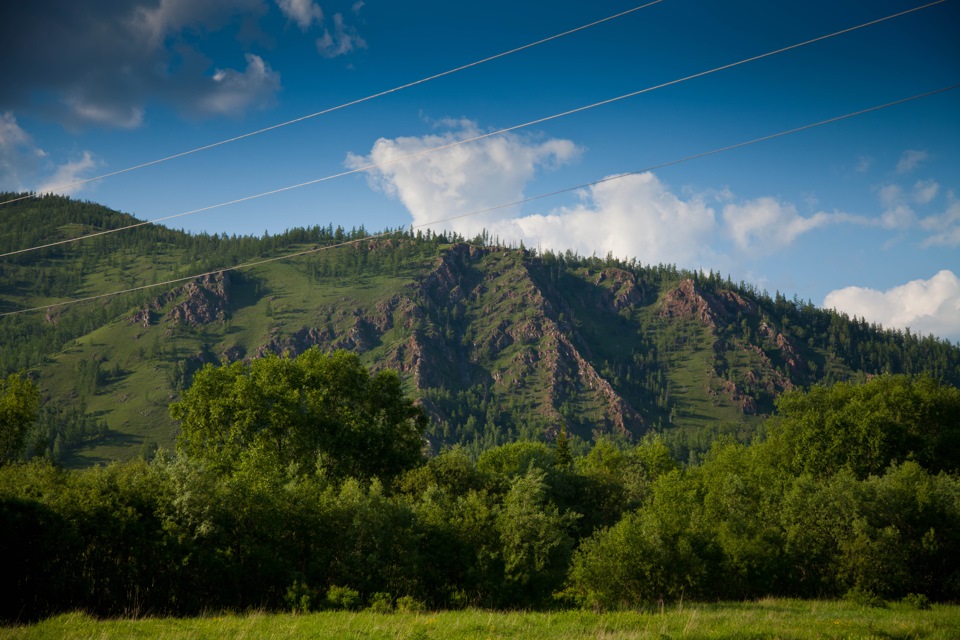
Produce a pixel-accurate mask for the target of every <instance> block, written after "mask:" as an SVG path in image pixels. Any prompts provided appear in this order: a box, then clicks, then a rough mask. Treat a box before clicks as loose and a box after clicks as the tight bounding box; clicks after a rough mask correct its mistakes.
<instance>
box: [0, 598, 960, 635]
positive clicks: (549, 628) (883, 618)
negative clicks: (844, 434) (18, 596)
mask: <svg viewBox="0 0 960 640" xmlns="http://www.w3.org/2000/svg"><path fill="white" fill-rule="evenodd" d="M958 635H960V607H957V606H953V605H933V606H932V607H931V608H930V609H928V610H919V609H916V608H911V607H909V606H907V605H905V604H900V603H894V604H890V605H888V606H887V607H884V608H876V607H863V606H860V605H856V604H853V603H848V602H845V601H817V600H807V601H805V600H781V599H765V600H760V601H757V602H745V603H719V604H701V603H684V604H681V605H672V606H669V607H665V608H663V609H658V610H651V611H618V612H608V613H594V612H589V611H582V610H566V611H552V612H525V611H517V612H497V611H487V610H482V609H467V610H460V611H440V612H422V613H375V612H372V611H359V612H347V611H326V612H320V613H312V614H303V615H298V614H267V613H262V612H253V613H246V614H240V615H209V616H205V617H199V618H145V619H135V620H134V619H130V620H97V619H95V618H92V617H90V616H87V615H85V614H79V613H74V614H65V615H60V616H56V617H54V618H50V619H48V620H45V621H43V622H40V623H38V624H34V625H29V626H19V627H4V628H0V638H17V639H24V640H34V639H36V640H52V639H55V638H70V639H82V638H90V639H94V638H95V639H97V640H108V639H110V638H153V639H157V640H175V639H179V638H191V639H194V638H197V639H200V638H238V639H239V638H258V639H264V640H285V639H287V638H290V639H293V638H344V639H346V638H357V639H360V638H363V639H370V640H374V639H381V638H382V639H384V640H406V639H409V640H428V639H433V638H436V639H444V640H457V639H461V638H462V639H470V640H474V639H477V638H479V639H486V638H489V639H491V640H494V639H506V638H528V639H532V640H535V639H537V638H550V639H551V640H554V639H556V640H568V639H569V640H574V639H581V638H583V639H585V638H602V639H604V640H621V639H622V640H626V639H628V638H629V639H631V640H633V639H638V640H642V639H647V638H656V639H658V640H660V639H666V638H684V639H689V640H720V639H761V638H763V639H771V640H773V639H784V640H786V639H791V640H793V639H796V640H807V639H810V640H813V639H817V640H822V639H828V638H838V639H839V638H844V639H848V638H861V639H863V640H867V639H874V638H875V639H877V640H880V639H884V640H887V639H903V640H907V639H911V640H921V639H931V640H932V639H942V640H952V639H954V638H957V637H958Z"/></svg>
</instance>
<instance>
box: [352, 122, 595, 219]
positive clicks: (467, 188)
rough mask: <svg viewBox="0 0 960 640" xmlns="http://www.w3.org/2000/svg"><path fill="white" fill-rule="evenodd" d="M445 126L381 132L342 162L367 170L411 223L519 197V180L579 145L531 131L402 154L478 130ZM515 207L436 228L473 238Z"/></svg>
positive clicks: (568, 157)
mask: <svg viewBox="0 0 960 640" xmlns="http://www.w3.org/2000/svg"><path fill="white" fill-rule="evenodd" d="M442 124H444V125H446V126H449V127H452V130H450V131H447V132H445V133H441V134H432V135H426V136H422V137H401V138H396V139H386V138H381V139H379V140H377V142H376V143H375V144H374V145H373V148H372V149H371V151H370V154H369V155H367V156H358V155H355V154H349V155H348V157H347V160H346V164H347V166H349V167H351V168H354V169H359V168H362V167H365V166H368V165H374V164H383V163H389V164H385V165H384V166H380V167H377V168H375V169H370V170H369V172H368V175H369V176H370V179H371V182H372V183H373V185H374V186H375V187H377V188H380V189H382V190H383V191H384V192H386V193H387V194H388V195H390V196H393V197H396V198H398V199H399V200H400V201H401V202H402V203H403V205H404V206H405V207H406V208H407V210H408V211H409V212H410V213H411V215H412V216H413V223H414V224H415V225H422V224H425V223H428V222H433V221H437V220H442V219H445V218H449V217H451V216H456V215H460V214H464V213H469V212H473V211H476V210H478V209H483V208H485V207H492V206H497V205H501V204H504V203H507V202H513V201H516V200H521V199H523V196H524V186H525V185H526V183H527V182H528V181H529V180H530V179H531V178H532V177H533V175H534V173H535V172H536V170H537V169H538V168H541V167H550V166H554V165H558V164H563V163H566V162H570V161H572V160H573V159H575V158H576V157H577V156H578V155H579V149H578V148H577V147H576V145H574V144H573V143H572V142H570V141H569V140H560V139H549V140H546V141H540V140H538V139H535V138H534V137H532V136H520V135H516V134H511V133H508V134H501V135H497V136H492V137H489V138H483V139H481V140H474V141H472V142H466V143H463V144H460V145H459V146H453V147H450V148H447V149H443V150H440V151H436V152H432V153H424V154H423V155H421V156H418V157H415V158H408V159H406V160H400V158H403V157H405V156H410V155H413V154H417V153H423V152H425V151H427V150H428V149H432V148H436V147H442V146H446V145H452V144H455V143H457V142H459V141H463V140H469V139H472V138H475V137H477V136H479V135H481V133H482V132H481V130H480V129H479V128H478V127H477V125H476V123H474V122H472V121H470V120H460V121H445V122H443V123H442ZM516 213H517V210H516V208H515V207H508V208H504V209H499V210H496V211H492V212H488V213H485V214H480V215H475V216H470V217H466V218H461V219H459V220H454V221H451V222H449V223H442V224H440V225H438V228H445V229H449V230H452V231H457V232H459V233H462V234H464V235H466V236H473V235H476V234H477V233H479V232H480V231H481V230H483V229H484V228H486V229H488V230H492V228H493V225H494V223H496V222H497V221H499V220H501V219H503V218H505V217H506V218H509V217H512V216H513V215H515V214H516Z"/></svg>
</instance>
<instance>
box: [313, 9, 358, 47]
mask: <svg viewBox="0 0 960 640" xmlns="http://www.w3.org/2000/svg"><path fill="white" fill-rule="evenodd" d="M366 48H367V42H366V40H364V39H363V38H361V37H360V34H358V33H357V30H356V29H355V28H353V27H352V26H350V25H348V24H346V23H344V21H343V15H341V14H339V13H335V14H333V33H331V32H330V30H329V29H324V30H323V35H322V36H320V37H319V38H317V51H318V52H319V53H320V55H322V56H323V57H324V58H336V57H337V56H342V55H346V54H348V53H350V52H351V51H354V50H356V49H366Z"/></svg>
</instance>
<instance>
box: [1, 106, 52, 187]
mask: <svg viewBox="0 0 960 640" xmlns="http://www.w3.org/2000/svg"><path fill="white" fill-rule="evenodd" d="M44 156H46V153H44V151H43V149H41V148H40V147H38V146H36V144H35V143H34V141H33V137H32V136H30V134H29V133H27V132H26V131H24V130H23V128H22V127H20V125H19V124H18V123H17V119H16V118H15V117H14V115H13V114H12V113H9V112H7V113H4V114H0V189H9V190H12V191H21V190H23V189H24V188H25V187H24V184H25V182H27V179H28V177H29V176H31V175H33V174H35V173H36V172H37V169H38V167H39V164H40V160H41V159H42V158H43V157H44Z"/></svg>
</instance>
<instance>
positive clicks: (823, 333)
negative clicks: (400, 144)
mask: <svg viewBox="0 0 960 640" xmlns="http://www.w3.org/2000/svg"><path fill="white" fill-rule="evenodd" d="M130 220H135V218H132V217H129V216H127V215H126V214H119V213H117V212H113V211H110V210H109V209H106V208H104V207H101V206H99V205H96V204H93V203H82V202H78V201H75V200H70V199H67V198H61V197H45V198H39V199H36V200H33V201H27V202H24V203H18V205H17V206H14V207H11V208H10V209H9V210H8V215H7V216H5V217H4V218H3V219H2V220H0V230H2V231H4V233H3V234H0V235H2V236H4V237H6V238H8V240H7V242H0V245H2V246H3V247H4V249H5V250H10V249H9V248H8V247H13V248H14V249H16V248H20V247H22V246H24V245H23V244H20V246H19V247H15V246H13V245H15V244H16V243H25V244H38V243H39V242H38V239H39V238H50V237H69V236H70V234H83V233H86V234H89V233H92V232H96V231H97V230H98V229H107V228H116V227H117V226H122V224H124V223H126V224H129V221H130ZM31 223H33V224H31ZM8 232H9V233H8ZM345 242H346V243H348V244H346V245H344V244H343V243H345ZM332 245H343V246H336V247H334V246H332ZM311 248H315V249H317V251H316V252H315V253H313V254H311V255H308V256H302V257H300V258H296V259H290V260H278V261H275V262H271V263H269V264H264V265H261V266H258V267H255V268H253V269H245V270H242V271H225V272H221V273H213V274H211V275H206V276H203V277H201V278H198V279H195V280H192V281H188V282H186V283H180V284H176V285H164V286H162V287H158V288H157V289H147V290H144V291H140V292H137V293H134V294H124V295H121V296H117V297H113V298H108V299H105V300H98V301H93V302H85V303H79V304H76V305H73V306H71V307H62V308H53V309H51V310H50V311H48V312H47V313H45V314H44V313H34V314H23V315H16V316H7V317H4V318H2V319H0V337H2V340H3V343H4V352H5V354H4V355H3V357H2V359H0V362H2V365H3V368H4V371H5V372H11V371H17V370H23V369H27V370H29V371H30V375H32V376H33V377H34V378H35V379H36V380H37V381H38V382H39V383H40V385H41V387H42V389H43V391H44V394H45V397H46V398H47V401H48V403H49V404H50V405H51V406H53V407H59V408H60V410H61V411H62V410H63V409H64V408H75V407H78V406H82V407H84V410H85V411H88V412H89V413H90V415H91V416H94V417H95V418H96V419H97V420H101V421H103V422H104V423H105V424H106V425H107V429H106V431H104V429H103V428H98V429H91V434H92V435H90V436H89V437H79V438H73V440H71V442H70V443H69V444H70V446H66V445H65V444H63V443H64V442H66V439H65V437H64V433H63V429H60V430H59V431H58V427H57V426H56V424H55V423H56V421H55V420H52V419H51V421H50V424H49V426H48V427H47V432H46V433H44V434H41V435H42V437H39V438H38V441H37V443H36V446H35V448H36V449H37V450H38V451H39V450H45V451H46V452H47V453H52V452H53V450H54V449H59V451H60V453H59V455H60V457H61V458H62V459H63V460H64V461H65V462H66V463H68V464H74V465H81V466H82V465H85V464H91V463H96V462H104V461H107V460H110V459H117V458H121V459H122V458H128V457H132V456H135V455H141V454H148V453H149V450H152V449H153V448H155V447H156V446H163V447H171V446H172V445H173V443H174V438H175V436H176V433H177V427H176V425H175V424H174V423H173V421H172V419H170V418H169V416H168V415H167V410H166V406H167V405H168V404H169V402H170V401H172V400H174V399H175V398H176V397H177V396H178V394H179V392H180V391H182V390H183V389H184V388H186V386H188V385H189V382H190V379H191V376H192V374H193V373H194V372H195V371H196V370H197V369H198V368H199V367H201V366H204V365H205V364H216V363H219V362H224V361H234V360H237V359H242V358H251V357H258V356H260V355H263V354H264V353H266V352H267V351H272V352H275V353H289V354H291V355H296V354H298V353H301V352H302V351H304V350H305V349H308V348H311V347H317V348H320V349H324V350H331V349H338V348H345V349H349V350H352V351H355V352H357V353H359V354H360V355H361V358H362V359H363V361H364V363H365V364H366V365H367V366H368V367H370V368H371V369H374V370H376V369H381V368H392V369H396V370H397V371H399V372H400V374H401V376H402V379H403V382H404V386H405V390H406V392H407V393H408V394H411V395H412V396H413V397H415V398H417V399H418V401H419V402H420V403H421V404H422V405H423V407H424V408H425V410H426V411H427V413H428V414H429V415H430V417H431V427H430V429H429V432H428V439H429V443H430V446H431V447H432V448H433V449H434V450H438V449H440V448H442V447H444V446H449V445H454V444H459V445H463V446H465V447H468V448H470V449H472V450H475V451H480V450H482V449H484V448H487V447H490V446H494V445H496V444H501V443H503V442H506V441H509V440H513V439H518V438H534V439H547V440H549V439H552V438H553V437H555V435H556V433H557V431H558V430H560V429H561V428H563V429H566V430H567V431H568V432H569V433H570V434H572V435H573V436H574V437H575V438H579V439H582V440H590V439H595V438H597V437H602V436H613V437H621V438H627V439H636V438H638V437H640V436H642V435H643V434H644V433H647V432H649V431H657V432H660V433H662V434H664V437H665V438H666V439H667V441H668V442H669V443H670V446H671V448H672V449H673V450H674V453H675V454H676V455H679V456H681V457H682V456H684V455H694V456H695V455H698V454H699V453H700V452H702V451H704V450H705V449H706V448H707V447H708V446H709V442H710V440H712V439H713V438H714V437H716V435H718V434H721V433H726V434H729V435H731V436H733V437H737V438H740V439H747V438H749V437H751V434H752V433H753V432H754V430H755V429H756V427H757V425H758V424H759V423H760V422H761V421H762V419H763V417H764V416H766V415H769V414H770V413H771V412H772V410H773V405H774V401H775V400H776V398H777V397H779V395H781V394H782V393H784V392H787V391H789V390H791V389H794V388H802V387H807V386H810V385H812V384H821V383H823V384H829V383H831V382H835V381H840V380H864V379H866V378H867V377H868V376H872V375H877V374H881V373H908V374H920V373H926V374H928V375H931V376H933V377H935V378H937V379H940V380H944V381H946V382H949V383H950V384H954V385H956V384H957V383H958V382H960V348H958V347H957V346H955V345H953V344H951V343H949V341H943V340H939V339H936V338H932V337H929V336H928V337H920V336H915V335H913V334H911V333H909V332H899V331H889V330H883V329H881V328H880V327H878V326H876V325H871V324H869V323H867V322H865V321H863V320H860V319H856V318H854V319H850V318H848V317H846V316H844V315H843V314H839V313H836V312H833V311H826V310H822V309H818V308H816V307H815V306H814V305H812V304H811V303H809V302H807V303H803V302H801V301H799V300H797V299H796V298H795V299H793V300H788V299H787V298H786V297H785V296H783V295H781V294H780V293H779V292H778V293H777V294H776V295H775V296H774V297H771V296H769V294H767V293H765V292H761V291H759V290H757V289H756V288H755V287H752V286H750V285H747V284H744V283H740V284H734V283H733V282H731V281H730V280H729V279H726V280H725V279H723V278H722V277H721V276H720V275H719V274H717V273H714V272H709V273H703V272H690V271H683V270H679V269H677V268H676V267H674V266H671V265H657V266H644V265H642V264H641V263H639V262H637V261H636V260H635V259H634V260H631V261H624V260H617V259H614V258H612V257H607V258H597V257H595V256H593V257H582V256H578V255H575V254H571V253H570V252H566V253H564V254H557V253H552V252H543V253H540V252H535V251H530V250H527V249H525V248H522V247H503V246H493V245H491V244H490V242H489V239H488V238H486V236H480V237H478V238H476V239H474V240H472V241H469V242H468V241H467V240H466V239H464V238H460V237H457V236H450V235H445V234H439V235H438V234H434V233H432V232H427V233H418V234H410V233H405V232H400V231H396V232H387V233H386V234H383V235H378V236H376V237H370V236H369V234H367V233H366V232H365V231H364V230H363V229H362V228H361V229H359V230H358V229H354V230H351V231H349V232H347V231H344V230H342V229H339V228H338V229H333V228H332V227H319V226H317V227H313V228H310V229H294V230H291V231H289V232H287V233H286V234H282V235H280V236H267V235H264V236H263V237H261V238H253V237H239V238H238V237H226V236H219V235H216V234H215V235H213V236H210V235H206V234H199V235H190V234H185V233H182V232H176V231H172V230H169V229H164V228H162V227H155V226H153V225H147V226H144V227H140V228H138V229H134V230H130V231H125V232H123V233H118V234H112V235H109V236H100V237H98V238H94V239H90V240H85V241H81V242H77V243H72V244H69V245H62V246H60V247H56V248H51V249H43V250H41V251H38V252H35V253H33V254H21V255H17V256H10V257H7V258H4V259H0V308H2V310H4V311H10V310H16V309H17V308H26V307H33V306H43V305H45V304H50V303H51V302H54V301H55V297H56V294H60V295H71V294H73V295H77V296H81V295H95V294H97V293H106V292H109V291H114V290H117V289H121V288H132V287H131V285H134V286H143V285H144V284H150V283H151V281H153V282H166V281H167V280H170V279H174V278H178V277H185V276H187V275H189V274H190V273H198V272H210V271H216V269H217V268H222V267H223V266H224V265H236V264H242V263H243V262H245V261H250V260H256V259H262V258H264V257H278V256H280V255H282V253H283V252H294V251H304V250H308V249H311ZM64 283H67V284H69V285H70V286H72V287H74V288H73V289H70V290H67V289H68V287H67V285H66V284H64ZM57 438H60V439H61V441H62V442H61V446H60V447H57V446H56V444H57V443H56V440H57ZM41 441H42V442H41ZM64 451H67V453H64Z"/></svg>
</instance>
